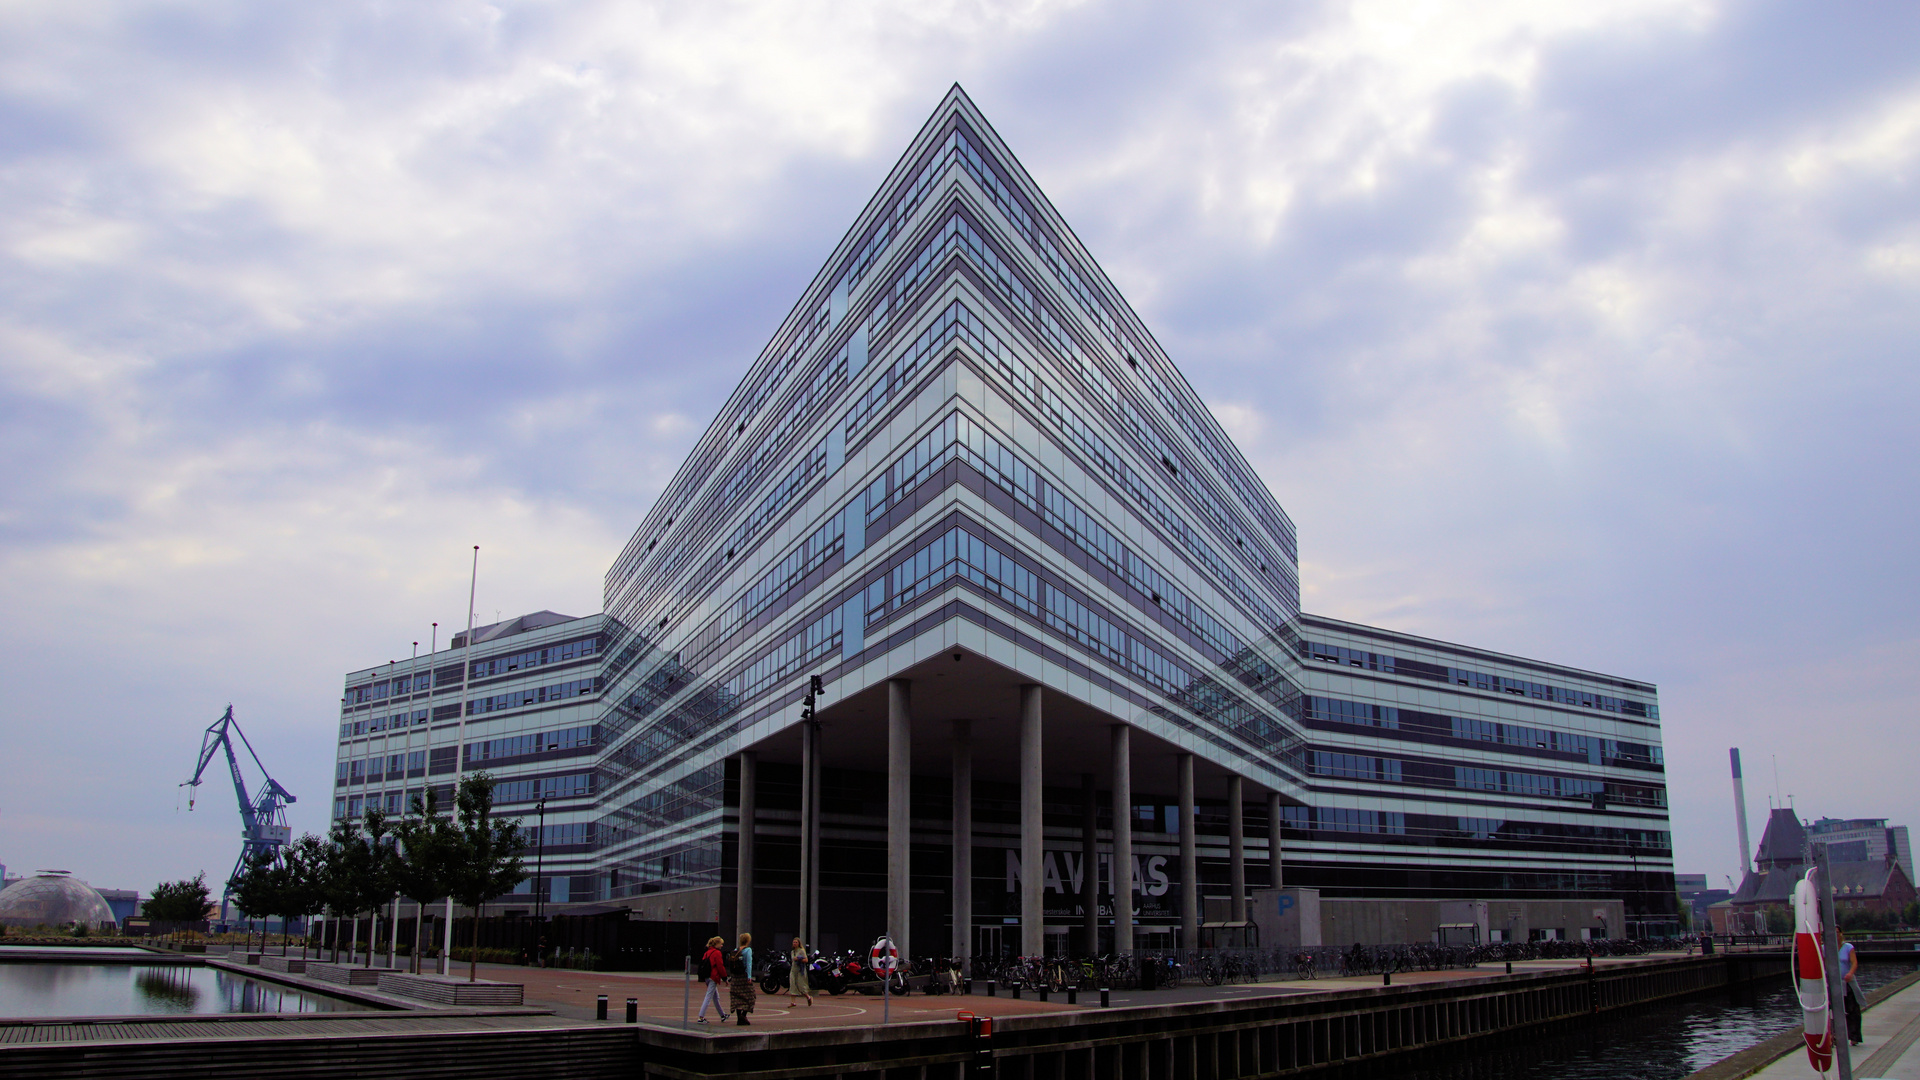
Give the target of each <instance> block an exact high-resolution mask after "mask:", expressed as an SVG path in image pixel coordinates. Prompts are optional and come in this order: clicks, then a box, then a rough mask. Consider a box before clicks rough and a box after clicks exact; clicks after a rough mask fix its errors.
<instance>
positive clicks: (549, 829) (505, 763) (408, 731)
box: [333, 611, 605, 906]
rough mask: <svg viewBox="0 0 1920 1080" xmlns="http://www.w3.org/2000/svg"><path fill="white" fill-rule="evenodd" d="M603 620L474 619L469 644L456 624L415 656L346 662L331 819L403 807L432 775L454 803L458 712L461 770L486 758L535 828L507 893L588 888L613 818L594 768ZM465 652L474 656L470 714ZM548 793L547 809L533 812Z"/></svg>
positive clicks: (574, 893)
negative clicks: (357, 664)
mask: <svg viewBox="0 0 1920 1080" xmlns="http://www.w3.org/2000/svg"><path fill="white" fill-rule="evenodd" d="M601 623H602V619H601V617H600V616H598V615H590V616H588V617H586V618H583V619H577V618H574V617H572V616H570V615H561V614H558V613H556V612H552V611H539V612H535V613H533V614H531V615H522V616H520V617H518V618H514V619H508V620H506V621H504V622H498V623H494V624H492V625H490V626H476V627H474V630H473V648H472V650H471V651H469V650H468V649H467V647H466V645H467V635H466V634H465V633H464V632H462V633H458V634H455V635H453V637H452V640H451V641H449V642H447V643H446V644H445V646H444V647H443V648H441V649H440V650H439V651H438V652H435V653H430V654H428V655H424V656H421V657H420V658H419V659H418V660H417V661H409V662H402V663H396V664H381V665H379V666H378V667H372V668H365V669H362V670H360V671H355V672H349V673H348V674H347V677H346V694H345V696H344V697H342V698H341V707H340V734H339V742H338V752H337V756H336V758H335V763H334V788H333V817H334V818H336V819H338V818H343V817H346V818H357V817H360V816H361V814H363V813H364V812H365V811H366V810H368V809H369V808H372V807H379V808H381V809H382V810H384V811H385V812H386V813H388V814H392V815H395V816H399V815H402V814H404V813H406V812H407V811H408V810H409V809H410V807H411V804H412V799H413V797H414V796H415V795H418V794H420V793H421V792H422V791H423V790H424V788H423V785H425V784H426V783H428V782H429V781H428V779H427V778H428V777H429V776H431V777H432V781H431V782H432V784H433V786H434V787H435V788H436V789H437V790H438V791H439V794H440V800H441V802H440V805H441V808H442V809H443V810H444V811H447V812H451V810H452V809H453V797H452V795H453V792H452V787H453V779H454V774H455V771H456V768H455V767H456V763H457V762H456V758H457V755H458V751H457V749H456V746H457V744H458V736H459V733H460V730H461V727H462V726H463V724H462V722H463V720H464V726H465V729H466V734H467V741H466V761H465V763H464V770H463V771H467V772H477V771H479V770H482V769H484V770H486V771H487V772H488V773H490V774H491V775H492V776H493V778H494V779H495V780H497V781H499V784H498V786H496V787H495V788H494V812H495V813H496V814H498V815H500V816H502V817H515V818H518V819H519V820H520V822H521V825H522V827H523V829H524V831H525V834H526V835H527V837H528V838H529V839H528V851H527V860H526V861H527V871H528V874H529V878H528V880H527V881H525V882H522V883H521V885H520V888H519V890H518V891H517V892H516V893H514V894H510V895H508V896H506V897H503V898H502V902H504V903H506V904H509V905H517V906H530V905H531V904H532V903H533V891H534V890H535V889H538V890H540V891H541V892H542V893H543V894H544V899H545V900H546V901H547V902H549V903H562V904H564V903H566V902H568V901H570V900H591V899H594V898H595V897H596V895H597V894H596V888H597V882H598V878H597V877H596V876H595V872H596V871H597V870H598V869H599V867H598V866H597V865H596V864H595V863H594V862H593V861H591V858H590V856H589V854H588V853H589V852H590V851H591V850H592V849H593V842H594V840H595V837H596V831H595V830H596V829H603V828H605V825H603V824H602V823H601V820H600V819H601V812H600V807H599V804H598V802H597V801H596V795H597V794H598V791H599V781H598V780H597V779H596V775H597V774H596V770H595V768H594V764H595V757H596V754H597V753H598V751H599V749H600V744H601V741H602V730H603V729H602V727H601V724H600V708H601V707H600V687H601V682H600V654H601V651H602V648H603V646H604V644H605V639H604V638H603V637H602V635H601ZM463 662H464V663H467V664H471V665H472V667H471V670H469V671H468V672H467V673H466V674H465V678H464V685H465V688H466V690H467V692H468V697H467V701H466V708H465V709H464V716H463V715H462V714H463V710H462V708H461V704H460V692H461V688H462V685H463V678H462V672H461V664H462V663H463ZM541 800H545V814H544V815H542V814H540V813H539V812H537V810H536V807H538V806H540V805H541ZM543 817H544V822H543V821H542V818H543ZM542 824H544V826H545V829H546V831H545V834H544V836H542V835H541V834H540V833H539V832H538V830H539V828H540V826H541V825H542ZM535 875H537V876H538V878H539V880H538V881H535V880H533V877H534V876H535Z"/></svg>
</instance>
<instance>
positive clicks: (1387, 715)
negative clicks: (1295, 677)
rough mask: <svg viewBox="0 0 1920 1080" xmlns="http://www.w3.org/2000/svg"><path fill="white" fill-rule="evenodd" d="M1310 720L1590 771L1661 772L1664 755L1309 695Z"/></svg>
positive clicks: (1643, 746) (1624, 744)
mask: <svg viewBox="0 0 1920 1080" xmlns="http://www.w3.org/2000/svg"><path fill="white" fill-rule="evenodd" d="M1301 702H1302V706H1303V709H1304V712H1305V716H1306V718H1307V719H1309V720H1328V721H1332V722H1334V723H1340V724H1357V725H1360V726H1361V727H1374V728H1383V729H1386V730H1388V731H1411V732H1420V733H1423V734H1427V735H1442V736H1446V737H1449V738H1455V739H1467V740H1472V741H1474V742H1490V743H1500V744H1502V745H1505V746H1518V747H1525V748H1530V749H1537V750H1553V751H1558V752H1560V753H1564V754H1579V755H1581V756H1582V757H1584V758H1586V759H1587V763H1588V764H1591V765H1619V766H1626V767H1629V768H1660V767H1663V766H1664V763H1665V760H1666V759H1665V755H1664V754H1663V752H1662V751H1661V748H1660V747H1658V746H1655V745H1652V744H1650V743H1638V742H1628V741H1626V740H1623V739H1605V738H1601V737H1599V736H1597V735H1579V734H1575V733H1573V732H1570V731H1554V730H1552V729H1550V728H1537V727H1529V726H1527V725H1525V724H1507V723H1502V722H1500V721H1498V720H1483V719H1481V718H1479V717H1474V716H1448V715H1445V714H1442V713H1430V712H1422V711H1420V710H1417V709H1403V708H1400V707H1398V706H1395V705H1375V704H1371V703H1369V702H1363V701H1346V700H1343V699H1341V698H1329V697H1319V696H1317V695H1309V696H1307V697H1305V698H1302V699H1301Z"/></svg>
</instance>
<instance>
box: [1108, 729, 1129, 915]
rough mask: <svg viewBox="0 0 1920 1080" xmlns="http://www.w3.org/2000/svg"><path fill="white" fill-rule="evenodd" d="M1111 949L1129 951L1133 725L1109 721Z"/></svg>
mask: <svg viewBox="0 0 1920 1080" xmlns="http://www.w3.org/2000/svg"><path fill="white" fill-rule="evenodd" d="M1112 871H1113V951H1114V952H1116V953H1131V952H1132V951H1133V729H1132V728H1130V727H1128V726H1127V725H1125V724H1115V725H1113V867H1112Z"/></svg>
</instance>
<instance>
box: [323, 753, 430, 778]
mask: <svg viewBox="0 0 1920 1080" xmlns="http://www.w3.org/2000/svg"><path fill="white" fill-rule="evenodd" d="M426 767H427V752H426V751H425V750H413V751H409V752H405V753H399V754H375V755H373V756H372V757H364V758H353V759H351V760H349V761H336V762H334V763H333V782H334V785H335V786H336V787H337V786H340V785H343V784H378V783H380V782H381V781H382V780H387V779H398V778H399V777H400V776H401V774H402V773H403V772H404V773H406V774H407V775H410V776H422V775H425V770H426Z"/></svg>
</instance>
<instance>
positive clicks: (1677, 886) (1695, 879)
mask: <svg viewBox="0 0 1920 1080" xmlns="http://www.w3.org/2000/svg"><path fill="white" fill-rule="evenodd" d="M1673 891H1674V892H1676V893H1679V894H1680V899H1681V900H1683V901H1685V902H1686V903H1687V905H1688V906H1689V907H1691V908H1692V909H1693V925H1694V927H1695V928H1696V929H1705V928H1706V926H1707V923H1708V920H1709V915H1708V909H1709V908H1711V907H1713V905H1715V904H1717V903H1719V902H1720V901H1722V900H1725V899H1726V898H1728V897H1729V896H1732V895H1733V893H1732V892H1731V891H1729V890H1727V889H1709V888H1707V875H1705V874H1675V875H1673Z"/></svg>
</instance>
